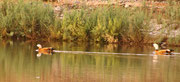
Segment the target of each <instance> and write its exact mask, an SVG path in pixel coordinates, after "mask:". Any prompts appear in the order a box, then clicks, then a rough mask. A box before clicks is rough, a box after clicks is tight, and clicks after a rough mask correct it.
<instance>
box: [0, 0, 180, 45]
mask: <svg viewBox="0 0 180 82" xmlns="http://www.w3.org/2000/svg"><path fill="white" fill-rule="evenodd" d="M0 6H1V7H0V19H1V21H0V31H1V33H0V35H1V37H2V38H25V39H31V40H37V39H41V40H65V41H94V42H108V43H118V42H135V43H149V42H153V41H155V39H152V35H150V34H149V30H150V29H151V28H152V27H150V21H151V18H152V16H153V12H151V11H149V10H148V9H147V8H143V7H140V8H123V7H121V6H116V5H115V6H104V7H96V8H95V7H94V8H93V7H91V8H89V7H87V6H82V8H81V9H66V8H65V9H63V11H62V15H63V18H62V19H61V18H58V17H56V15H55V13H54V10H53V6H52V5H49V4H45V3H43V2H40V1H32V2H24V1H21V0H19V1H17V2H15V3H14V2H13V1H6V0H4V1H3V2H2V3H1V4H0ZM171 7H173V8H171ZM171 9H173V10H171ZM179 9H180V8H179V6H178V5H177V6H169V7H168V8H167V10H166V11H165V14H164V13H162V14H159V15H158V14H157V15H158V16H157V17H159V18H157V19H159V20H160V21H161V22H162V23H163V24H165V23H167V22H164V21H162V20H161V17H163V16H166V17H164V18H166V19H168V20H169V19H170V20H176V22H178V21H179V20H180V15H179V12H180V10H179ZM177 24H178V23H177ZM166 26H168V24H166Z"/></svg>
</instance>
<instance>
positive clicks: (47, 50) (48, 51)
mask: <svg viewBox="0 0 180 82" xmlns="http://www.w3.org/2000/svg"><path fill="white" fill-rule="evenodd" d="M37 47H38V49H37V50H36V51H38V52H39V53H42V54H52V53H53V51H54V49H53V48H52V47H44V48H43V47H42V46H41V44H37Z"/></svg>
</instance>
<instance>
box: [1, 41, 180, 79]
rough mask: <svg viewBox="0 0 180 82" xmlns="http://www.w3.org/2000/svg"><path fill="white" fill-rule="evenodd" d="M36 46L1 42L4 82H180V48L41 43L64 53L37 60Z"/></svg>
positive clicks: (2, 76) (25, 43) (42, 56)
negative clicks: (169, 51) (159, 50)
mask: <svg viewBox="0 0 180 82" xmlns="http://www.w3.org/2000/svg"><path fill="white" fill-rule="evenodd" d="M39 43H40V42H39ZM36 44H37V43H33V42H11V41H9V42H5V41H0V82H180V54H179V53H180V47H172V48H173V49H174V50H175V55H174V56H156V55H153V50H154V48H153V47H152V46H150V45H149V46H148V45H146V46H139V47H136V46H127V45H117V44H109V45H101V44H87V43H41V44H42V45H43V46H51V47H54V48H55V49H56V50H58V51H64V52H57V53H54V54H53V55H45V54H42V55H41V56H39V57H37V53H38V52H36V51H35V50H36V49H37V47H36Z"/></svg>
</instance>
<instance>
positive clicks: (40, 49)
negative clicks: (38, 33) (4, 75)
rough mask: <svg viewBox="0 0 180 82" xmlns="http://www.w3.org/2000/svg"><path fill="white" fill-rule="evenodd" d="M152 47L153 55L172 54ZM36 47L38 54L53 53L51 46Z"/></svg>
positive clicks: (155, 45) (156, 46)
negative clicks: (153, 49)
mask: <svg viewBox="0 0 180 82" xmlns="http://www.w3.org/2000/svg"><path fill="white" fill-rule="evenodd" d="M153 46H154V48H155V55H173V54H172V52H173V51H174V50H172V49H162V50H159V46H158V44H156V43H154V44H153ZM37 47H38V50H37V51H38V52H39V53H38V54H39V55H41V53H43V54H52V53H53V50H54V49H53V48H52V47H45V48H42V46H41V45H40V44H37Z"/></svg>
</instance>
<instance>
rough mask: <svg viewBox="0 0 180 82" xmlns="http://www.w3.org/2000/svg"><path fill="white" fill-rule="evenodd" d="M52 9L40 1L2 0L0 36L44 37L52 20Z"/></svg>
mask: <svg viewBox="0 0 180 82" xmlns="http://www.w3.org/2000/svg"><path fill="white" fill-rule="evenodd" d="M52 10H53V9H52V8H51V6H49V5H44V4H43V3H42V2H31V3H25V2H23V1H21V0H19V1H18V2H17V3H14V2H11V1H6V0H5V1H3V3H1V9H0V19H1V21H0V28H1V31H2V32H3V34H2V37H7V36H10V37H28V38H33V39H35V38H37V37H45V36H43V35H46V34H49V33H48V29H47V28H49V26H50V25H52V24H53V22H54V14H53V11H52Z"/></svg>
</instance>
